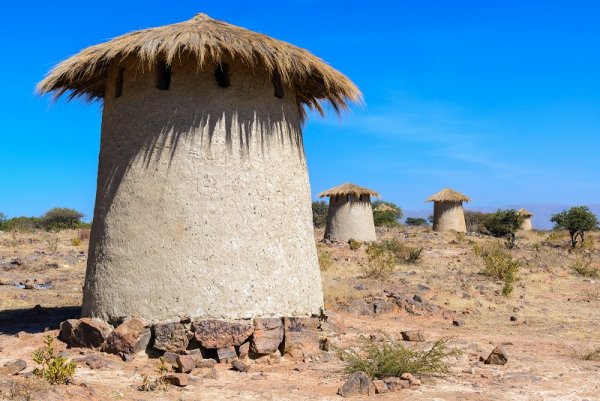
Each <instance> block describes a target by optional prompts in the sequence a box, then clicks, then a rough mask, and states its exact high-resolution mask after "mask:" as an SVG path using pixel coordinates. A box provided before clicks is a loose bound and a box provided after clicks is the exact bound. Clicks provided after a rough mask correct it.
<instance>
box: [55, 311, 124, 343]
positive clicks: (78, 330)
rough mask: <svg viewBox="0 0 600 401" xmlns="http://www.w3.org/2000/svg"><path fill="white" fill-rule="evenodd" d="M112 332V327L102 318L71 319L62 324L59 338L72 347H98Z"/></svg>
mask: <svg viewBox="0 0 600 401" xmlns="http://www.w3.org/2000/svg"><path fill="white" fill-rule="evenodd" d="M111 332H112V327H111V326H110V325H109V324H108V323H105V322H103V321H101V320H96V319H91V318H82V319H69V320H66V321H64V322H62V323H61V324H60V333H59V336H58V338H59V339H60V340H61V341H63V342H65V343H66V344H67V345H68V346H70V347H84V348H97V347H100V346H101V345H102V344H103V343H104V341H105V340H106V338H107V337H108V336H109V334H110V333H111Z"/></svg>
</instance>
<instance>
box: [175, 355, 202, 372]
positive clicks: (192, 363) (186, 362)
mask: <svg viewBox="0 0 600 401" xmlns="http://www.w3.org/2000/svg"><path fill="white" fill-rule="evenodd" d="M201 358H202V357H200V358H198V356H197V355H178V356H177V360H176V363H177V371H179V372H181V373H189V372H191V371H192V370H193V369H195V368H196V366H197V364H198V360H199V359H201Z"/></svg>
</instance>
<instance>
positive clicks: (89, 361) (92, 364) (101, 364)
mask: <svg viewBox="0 0 600 401" xmlns="http://www.w3.org/2000/svg"><path fill="white" fill-rule="evenodd" d="M77 362H83V363H85V364H86V365H87V366H88V367H89V368H90V369H102V368H105V367H106V366H107V364H106V361H104V360H103V359H102V358H100V357H99V356H98V355H89V356H86V357H85V358H81V359H79V360H78V361H77Z"/></svg>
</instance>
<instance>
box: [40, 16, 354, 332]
mask: <svg viewBox="0 0 600 401" xmlns="http://www.w3.org/2000/svg"><path fill="white" fill-rule="evenodd" d="M38 90H39V92H41V93H50V92H51V93H54V95H55V97H59V96H61V95H64V94H68V97H69V98H74V97H83V98H86V99H90V100H94V99H99V100H101V101H102V102H103V105H104V109H103V114H102V138H101V149H100V157H99V172H98V186H97V195H96V204H95V210H94V220H93V227H92V233H91V238H90V249H89V259H88V266H87V272H86V279H85V286H84V294H83V308H82V315H83V316H86V317H97V318H101V319H103V320H106V321H115V320H119V319H121V318H123V317H128V316H138V317H141V318H145V319H147V320H150V321H154V322H156V321H164V320H169V319H173V318H176V317H180V316H192V317H202V318H216V319H240V318H252V317H257V316H258V317H260V316H308V315H312V314H318V313H319V312H320V310H321V308H322V305H323V298H322V288H321V278H320V274H319V267H318V263H317V255H316V249H315V243H314V233H313V227H312V220H311V209H310V207H311V195H310V187H309V182H308V174H307V167H306V160H305V155H304V149H303V141H302V129H301V127H302V122H303V120H304V118H305V117H306V114H305V106H306V107H308V108H310V109H316V110H317V111H319V112H321V113H322V112H323V108H322V102H323V101H328V102H329V103H330V104H331V105H332V106H333V108H334V109H335V110H336V111H338V112H339V111H340V110H343V109H345V108H347V107H348V102H349V101H360V92H359V90H358V89H357V88H356V86H355V85H354V84H353V83H352V82H351V81H350V80H349V79H348V78H346V77H345V76H344V75H342V74H341V73H339V72H338V71H336V70H334V69H333V68H331V67H329V66H328V65H327V64H326V63H324V62H323V61H321V60H320V59H319V58H317V57H315V56H313V55H312V54H311V53H309V52H308V51H306V50H303V49H300V48H298V47H295V46H293V45H290V44H288V43H285V42H282V41H279V40H276V39H273V38H270V37H268V36H265V35H262V34H259V33H255V32H251V31H249V30H246V29H243V28H240V27H236V26H233V25H230V24H227V23H225V22H221V21H217V20H214V19H211V18H210V17H208V16H207V15H204V14H198V15H196V16H195V17H194V18H192V19H190V20H188V21H184V22H181V23H177V24H173V25H169V26H164V27H159V28H152V29H146V30H141V31H137V32H132V33H129V34H126V35H123V36H120V37H117V38H115V39H113V40H110V41H108V42H106V43H103V44H99V45H96V46H92V47H89V48H87V49H84V50H82V51H81V52H80V53H78V54H77V55H75V56H73V57H71V58H69V59H67V60H65V61H63V62H62V63H60V64H59V65H58V66H56V67H55V68H54V69H53V70H52V71H51V72H50V73H49V74H48V75H47V76H46V78H45V79H44V80H43V81H42V82H40V84H39V85H38Z"/></svg>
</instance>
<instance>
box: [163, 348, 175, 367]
mask: <svg viewBox="0 0 600 401" xmlns="http://www.w3.org/2000/svg"><path fill="white" fill-rule="evenodd" d="M178 356H179V354H176V353H174V352H171V351H167V352H165V353H164V354H163V356H162V358H163V360H164V361H165V363H167V364H169V365H171V366H177V357H178Z"/></svg>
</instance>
